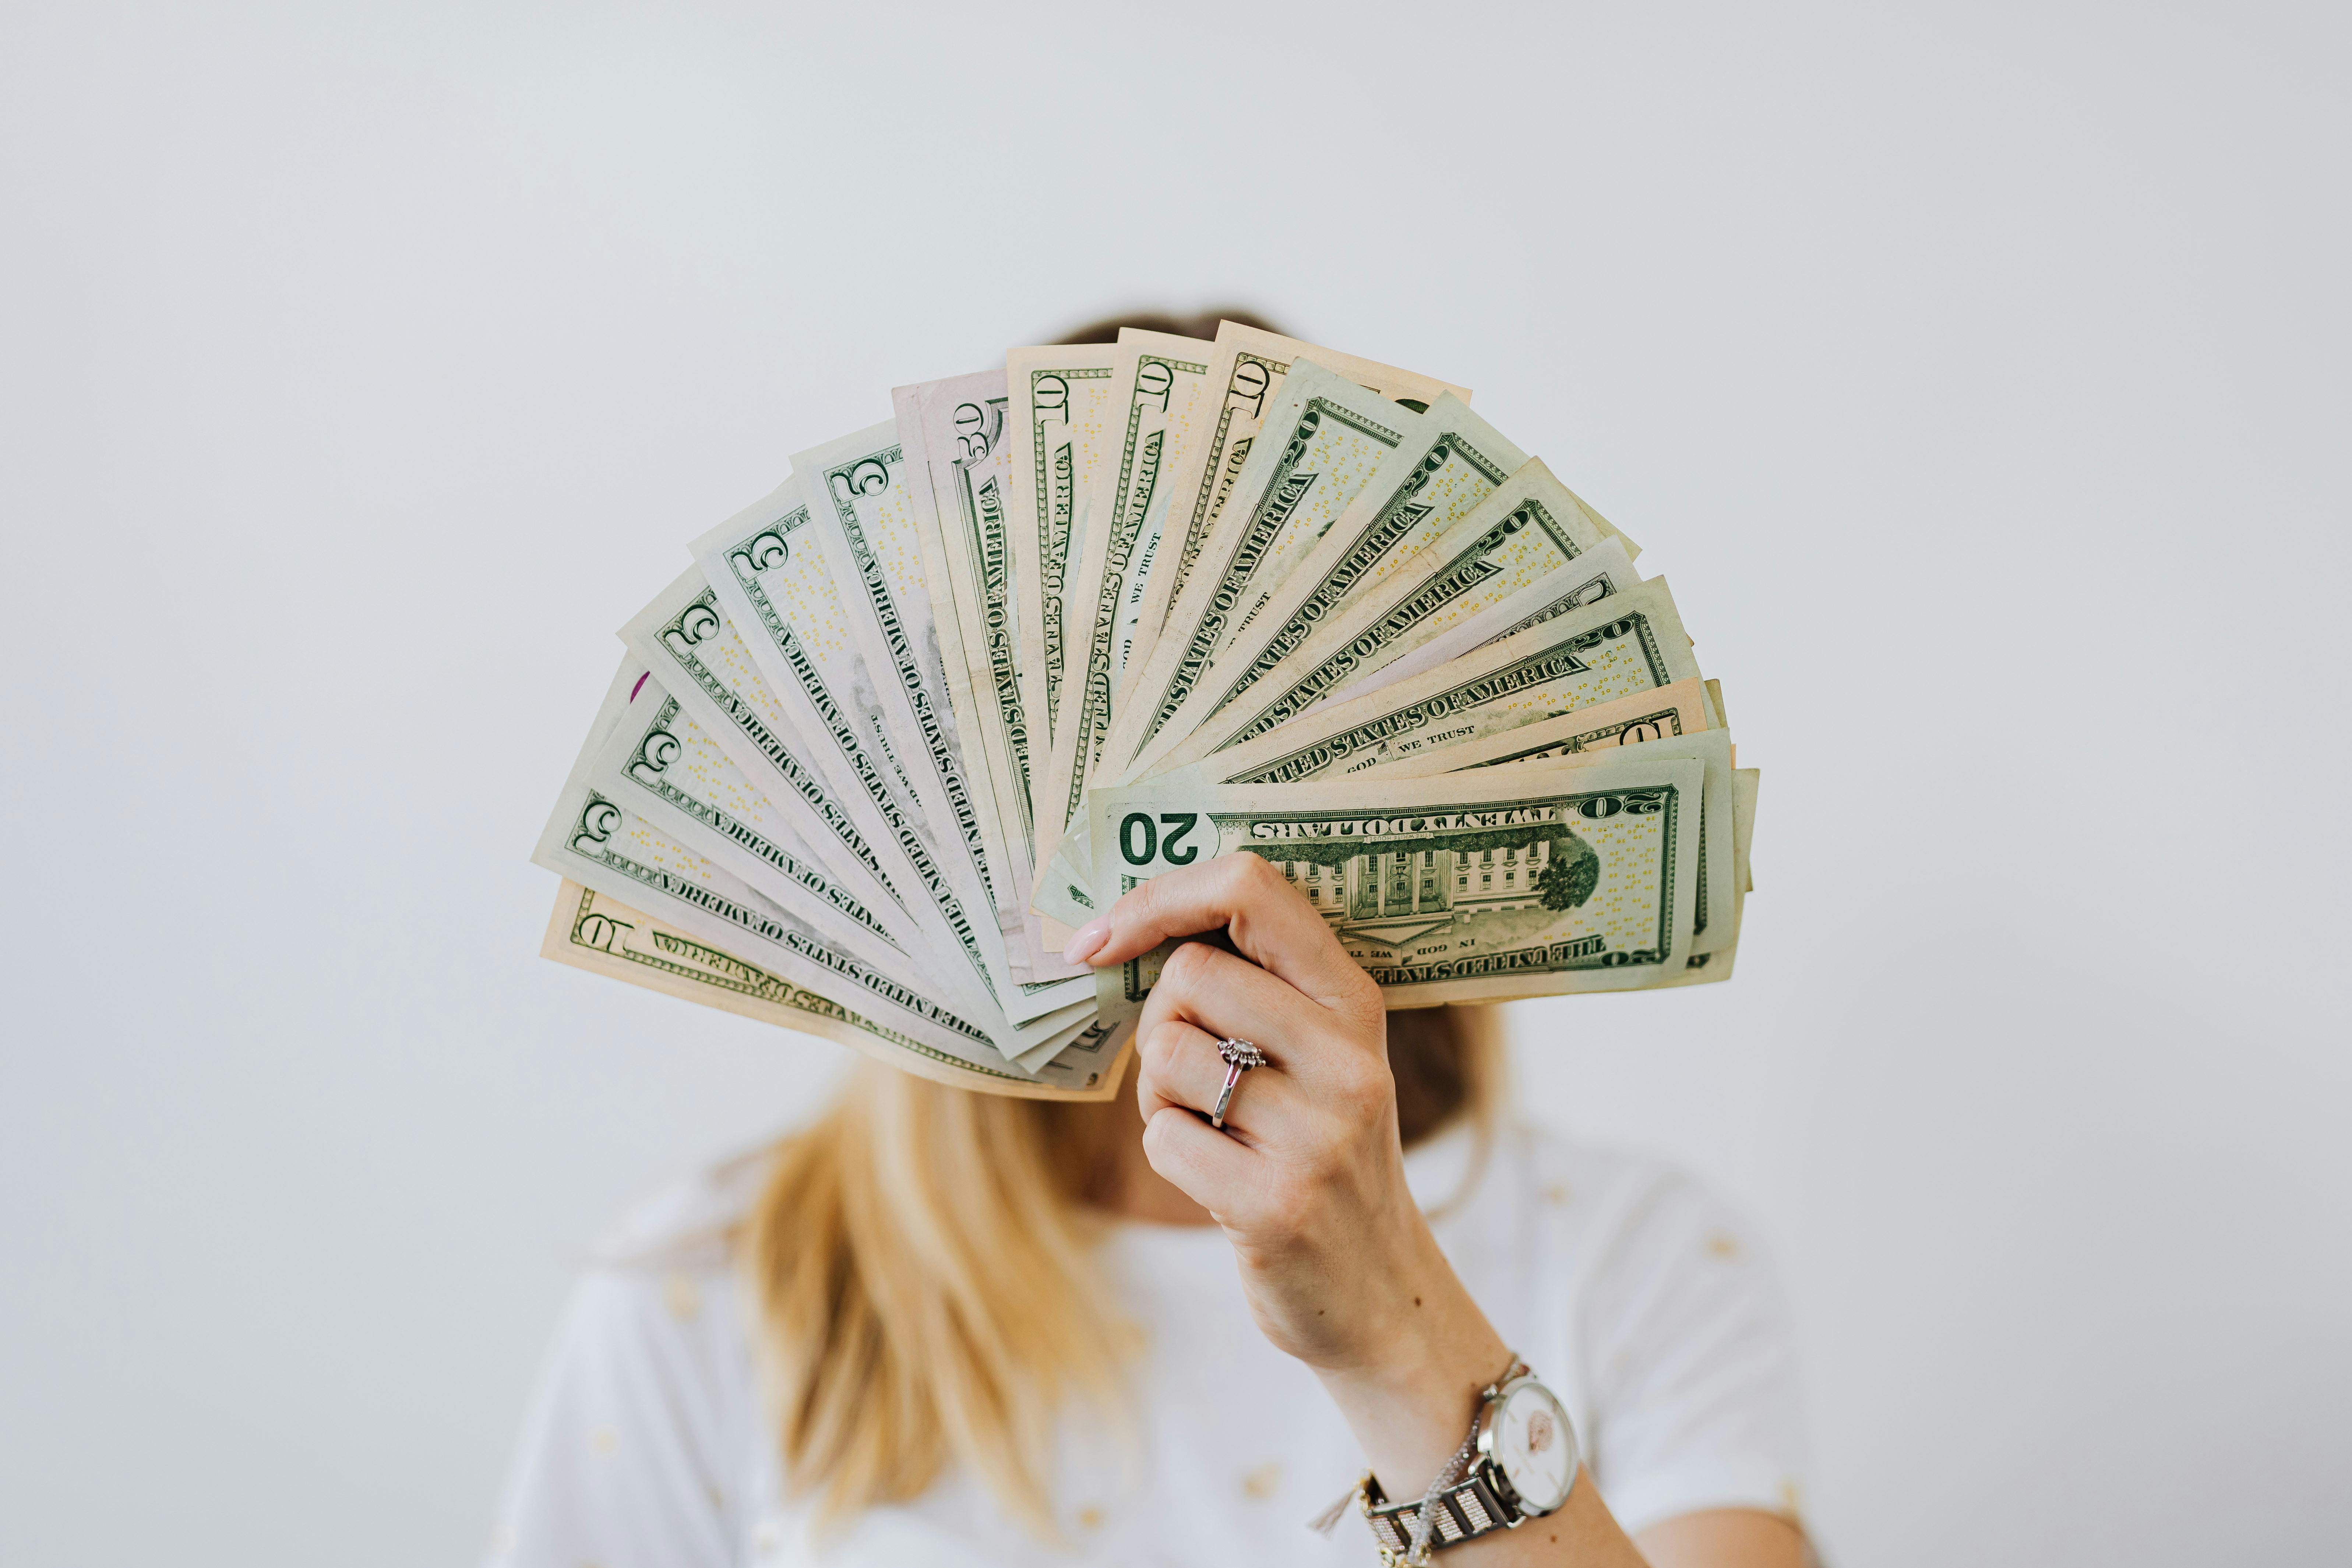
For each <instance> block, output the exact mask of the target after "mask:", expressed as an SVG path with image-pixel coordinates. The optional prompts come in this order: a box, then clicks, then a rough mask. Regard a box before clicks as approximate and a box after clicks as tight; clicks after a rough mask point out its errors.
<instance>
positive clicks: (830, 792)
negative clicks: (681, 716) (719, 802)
mask: <svg viewBox="0 0 2352 1568" xmlns="http://www.w3.org/2000/svg"><path fill="white" fill-rule="evenodd" d="M784 499H785V500H788V501H789V502H790V503H791V504H790V505H789V506H788V507H787V508H786V510H785V511H784V516H783V518H782V520H780V521H790V520H791V519H792V517H793V514H794V513H804V512H805V510H806V509H805V508H803V507H801V506H800V505H799V504H798V500H797V490H796V489H794V490H792V491H791V492H790V493H789V494H788V495H787V496H786V497H785V498H784ZM804 521H805V519H804V517H803V523H804ZM802 531H803V528H802V525H801V524H795V525H793V528H792V529H791V530H790V532H791V533H792V534H793V535H796V536H797V535H800V534H801V533H802ZM803 542H805V541H803ZM746 549H747V551H748V552H749V553H750V555H751V557H752V558H753V560H755V561H758V562H761V563H765V564H767V565H770V566H772V565H774V564H777V563H776V562H775V561H774V560H772V552H771V550H770V547H769V546H768V545H767V544H766V543H764V542H762V541H761V538H760V537H758V536H754V537H753V538H752V539H751V542H749V544H748V545H747V546H746ZM722 570H729V571H736V570H742V571H744V572H745V574H746V575H749V574H750V573H751V570H753V567H752V565H751V562H746V563H739V564H738V565H737V566H734V567H728V566H725V565H724V564H723V563H722ZM739 581H740V579H739ZM828 592H829V591H828ZM806 603H807V602H806V601H803V602H801V603H798V604H795V605H793V608H794V610H795V612H797V611H798V610H800V609H802V608H804V607H806ZM781 608H782V606H781V605H780V604H778V603H777V602H776V601H771V602H770V609H771V610H772V611H774V612H777V619H776V621H775V623H774V624H773V625H772V626H762V628H761V636H762V637H774V636H775V635H777V632H778V629H779V628H782V629H784V630H787V631H789V630H791V626H792V623H791V622H790V621H788V620H786V619H785V618H784V617H783V616H782V614H781ZM622 640H623V641H624V642H625V643H626V644H627V645H628V647H630V648H631V649H632V650H634V651H635V654H636V655H637V657H639V658H642V659H644V660H645V661H646V663H648V664H650V665H652V666H653V667H654V668H656V669H657V670H659V671H660V672H661V678H662V684H663V686H664V688H665V689H667V691H668V692H669V694H670V695H671V696H673V697H675V698H677V700H678V701H679V704H680V706H681V707H682V708H683V709H684V710H686V711H687V712H688V713H689V714H691V715H692V717H693V718H694V721H695V722H696V723H698V725H700V726H701V727H702V729H703V730H704V731H707V732H708V733H709V735H711V736H712V738H714V739H715V740H717V741H718V742H719V745H720V746H721V747H722V748H723V749H724V750H725V751H726V752H727V754H728V755H729V756H730V758H731V759H733V761H734V762H735V763H736V765H737V766H738V767H740V768H741V769H742V770H743V772H744V773H745V775H746V776H747V777H748V778H749V779H750V780H751V784H752V785H753V787H755V788H757V789H758V790H759V791H760V792H761V794H763V795H766V796H767V797H768V798H769V799H770V800H772V801H774V802H776V803H778V804H779V805H783V806H784V807H785V808H786V809H788V810H791V811H793V813H795V816H796V818H797V819H799V820H801V821H803V837H804V838H806V839H807V840H809V841H810V842H811V843H812V844H816V845H819V846H821V847H822V848H823V850H824V853H826V854H827V855H828V856H833V855H836V854H837V855H839V856H840V857H841V858H840V859H838V860H836V861H835V870H836V871H844V872H846V871H847V870H848V868H856V871H857V872H859V873H862V874H863V875H865V876H867V877H869V878H871V879H873V882H874V885H875V887H876V889H879V890H880V892H881V893H882V894H883V895H884V896H887V897H888V898H889V899H890V900H892V901H893V902H895V903H897V904H898V907H899V908H901V909H903V910H907V911H908V914H910V915H911V916H912V917H913V918H914V919H915V920H916V921H917V922H918V923H919V925H920V926H921V927H922V928H923V930H924V931H925V933H926V934H927V935H928V936H929V938H930V939H931V940H930V942H929V944H928V946H927V952H929V954H931V963H930V965H929V973H927V974H926V976H925V983H926V984H927V985H929V986H931V987H933V988H935V989H937V990H938V991H939V992H940V994H942V995H943V997H944V998H945V999H947V1000H948V1001H949V1002H950V1005H953V1006H954V1007H955V1008H956V1009H957V1011H958V1012H959V1014H960V1015H961V1016H963V1017H965V1018H967V1019H969V1020H971V1021H972V1022H973V1023H975V1024H976V1025H979V1026H982V1027H984V1028H985V1029H986V1030H987V1032H988V1035H989V1037H990V1038H991V1039H992V1041H994V1042H995V1043H996V1044H997V1045H998V1047H1000V1048H1001V1049H1002V1051H1003V1054H1004V1055H1005V1056H1006V1057H1008V1058H1010V1057H1013V1056H1018V1055H1019V1054H1021V1053H1022V1052H1024V1051H1025V1050H1027V1049H1028V1048H1029V1047H1031V1046H1034V1045H1035V1044H1036V1043H1037V1041H1038V1039H1039V1038H1041V1037H1042V1036H1043V1031H1039V1030H1034V1029H1031V1028H1030V1027H1029V1026H1028V1023H1027V1021H1025V1020H1015V1019H1013V1018H1010V1017H1009V1016H1007V1013H1006V1009H1005V1006H1004V1002H1003V994H1002V992H1001V991H1000V989H999V988H998V985H997V984H996V982H995V981H994V979H993V978H992V975H991V973H990V971H989V966H988V964H987V961H986V957H985V955H984V953H983V952H982V947H981V942H982V919H983V918H984V917H985V911H984V910H982V911H975V910H972V909H971V908H970V907H969V906H968V905H967V904H966V903H965V902H964V901H963V900H962V899H961V897H960V896H959V895H958V894H957V892H956V890H955V889H954V888H953V887H952V886H951V885H950V883H949V881H948V879H947V878H946V875H945V873H944V870H943V868H941V866H940V864H939V862H938V860H937V859H936V858H934V856H933V855H932V852H931V851H930V849H929V847H928V844H927V841H926V838H925V836H924V834H923V833H922V831H921V830H920V829H919V826H917V824H916V822H915V820H914V817H913V812H912V808H911V807H910V806H909V805H908V804H907V802H906V801H905V800H904V798H903V797H900V796H898V795H895V794H894V793H893V791H894V788H895V786H894V784H893V782H892V780H891V778H890V777H888V776H886V775H885V773H884V772H883V769H884V767H885V766H886V765H887V764H886V763H883V762H881V761H877V759H876V758H875V757H874V756H872V755H871V753H869V752H866V751H865V750H864V749H863V748H862V747H860V746H857V744H856V742H857V739H858V736H857V728H858V723H859V720H858V719H856V717H853V710H850V709H848V708H847V707H846V706H845V704H844V703H843V702H842V701H841V700H838V699H837V698H836V696H835V691H834V689H833V688H832V687H831V686H829V685H828V684H827V683H826V682H825V681H824V680H823V679H820V674H821V672H820V670H819V669H818V667H817V660H816V659H815V658H814V656H813V654H811V652H810V651H809V645H808V644H807V643H804V642H803V641H802V640H801V639H800V638H799V637H798V636H797V634H794V636H793V637H792V639H791V641H790V646H791V647H793V649H794V650H795V655H796V663H795V667H794V668H793V670H792V671H791V672H790V673H792V674H793V678H794V679H793V685H791V686H790V687H786V688H782V689H779V688H776V687H773V686H771V685H770V684H769V683H768V681H767V679H766V677H765V676H764V675H763V674H762V673H761V668H760V665H759V663H758V661H757V659H756V658H754V655H753V650H752V648H751V647H750V646H749V645H748V643H747V641H746V639H745V638H744V637H742V636H741V635H740V632H739V631H738V623H737V622H736V621H735V620H734V619H733V618H731V617H730V616H729V614H728V612H727V609H726V606H725V605H724V603H723V602H722V600H721V596H720V594H719V589H718V588H717V587H716V585H714V584H710V583H709V582H708V581H707V580H706V579H705V577H704V575H703V574H702V573H701V572H699V571H697V570H689V571H688V572H687V573H685V574H682V575H680V576H679V577H678V578H677V581H675V582H673V583H672V584H670V585H669V587H668V588H667V589H666V590H664V591H663V593H662V594H661V595H659V596H658V597H656V599H655V600H654V602H653V603H652V604H650V605H647V606H646V608H645V610H643V611H642V612H640V613H639V614H638V616H636V618H635V620H633V621H631V622H630V623H629V625H628V626H626V627H625V628H624V629H623V632H622ZM828 651H829V652H832V653H835V654H837V653H838V652H839V650H838V649H837V648H836V649H833V650H828ZM835 673H836V674H837V673H840V668H839V667H838V665H837V664H836V666H835ZM851 748H854V750H852V751H850V752H849V754H847V755H845V754H843V753H844V752H845V749H851ZM845 766H854V768H855V769H856V772H855V773H853V775H852V777H851V780H850V784H849V786H848V787H847V788H845V789H842V788H836V787H835V784H834V780H833V778H832V776H831V773H829V771H828V770H829V769H840V768H843V767H845ZM616 896H617V895H616ZM655 912H656V913H660V912H662V911H660V910H656V911H655ZM1055 1005H1062V1003H1061V1001H1060V999H1056V1001H1055ZM1051 1010H1052V1008H1051V1007H1048V1008H1046V1009H1045V1011H1049V1012H1050V1011H1051Z"/></svg>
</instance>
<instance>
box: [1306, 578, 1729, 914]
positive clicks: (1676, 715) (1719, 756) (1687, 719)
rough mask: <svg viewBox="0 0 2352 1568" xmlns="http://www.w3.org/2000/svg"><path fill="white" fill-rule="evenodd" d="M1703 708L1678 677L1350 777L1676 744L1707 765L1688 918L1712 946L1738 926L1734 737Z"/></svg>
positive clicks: (1381, 777)
mask: <svg viewBox="0 0 2352 1568" xmlns="http://www.w3.org/2000/svg"><path fill="white" fill-rule="evenodd" d="M1602 550H1605V551H1609V552H1618V553H1622V546H1621V545H1620V544H1619V543H1618V542H1617V541H1616V540H1614V539H1612V540H1609V541H1608V542H1605V543H1604V544H1603V545H1601V546H1600V547H1599V548H1598V549H1597V550H1596V551H1595V552H1594V553H1595V554H1598V553H1600V552H1601V551H1602ZM1707 707H1708V704H1707V699H1706V691H1705V688H1704V686H1703V685H1702V683H1701V682H1699V681H1696V680H1678V681H1675V682H1674V683H1673V684H1671V685H1668V686H1662V687H1660V688H1658V689H1656V690H1654V691H1638V692H1635V693H1634V694H1633V695H1632V696H1630V697H1621V698H1619V699H1617V700H1615V701H1612V702H1602V703H1599V704H1596V705H1594V706H1592V707H1590V708H1582V709H1579V710H1575V711H1573V712H1570V713H1563V714H1560V715H1559V716H1558V717H1557V718H1552V719H1544V720H1538V721H1537V722H1535V723H1533V724H1525V725H1521V726H1520V727H1519V728H1517V729H1515V730H1506V731H1502V732H1500V733H1497V734H1492V735H1489V736H1487V737H1486V739H1484V740H1480V741H1465V742H1461V743H1459V744H1455V745H1449V746H1440V747H1438V748H1436V749H1434V750H1431V751H1425V752H1421V753H1419V754H1417V755H1414V756H1411V757H1403V758H1400V759H1398V760H1397V761H1395V762H1392V763H1384V764H1382V765H1381V766H1380V767H1375V768H1367V769H1365V770H1364V771H1363V772H1361V773H1356V774H1354V775H1353V776H1354V777H1355V778H1357V779H1360V780H1361V781H1363V782H1364V783H1366V784H1373V783H1379V782H1390V781H1397V780H1403V779H1417V778H1427V777H1430V776H1432V775H1433V774H1437V773H1468V772H1470V771H1472V770H1474V769H1479V768H1496V767H1511V766H1517V765H1522V764H1527V763H1546V762H1559V763H1570V764H1572V763H1579V762H1586V761H1591V760H1594V759H1597V758H1601V757H1606V756H1608V755H1610V754H1611V753H1612V752H1615V751H1617V750H1619V749H1621V748H1622V747H1626V746H1632V745H1640V744H1643V743H1646V742H1657V743H1660V744H1663V745H1667V746H1670V747H1671V748H1673V749H1672V750H1670V751H1668V752H1662V753H1659V754H1662V755H1671V756H1696V757H1697V758H1699V759H1700V760H1701V761H1702V762H1704V763H1706V787H1705V790H1704V791H1703V793H1702V800H1701V803H1700V813H1699V827H1698V833H1699V864H1700V867H1701V871H1702V875H1701V877H1700V880H1699V884H1698V903H1697V907H1696V910H1694V913H1693V919H1692V922H1691V952H1693V953H1695V954H1696V953H1703V952H1715V951H1717V950H1718V949H1720V948H1722V947H1725V946H1727V945H1729V943H1730V942H1731V941H1732V934H1731V933H1732V932H1733V931H1736V930H1737V927H1736V926H1735V925H1733V924H1731V923H1730V922H1727V921H1725V920H1724V919H1723V918H1722V915H1723V911H1724V910H1727V909H1730V908H1731V907H1732V906H1733V903H1734V901H1735V900H1736V898H1737V896H1738V885H1737V877H1736V875H1735V868H1734V866H1733V838H1732V835H1731V832H1730V828H1729V824H1730V822H1731V819H1732V813H1733V810H1734V806H1733V799H1732V786H1733V769H1732V765H1731V764H1732V750H1731V737H1730V735H1729V734H1728V733H1727V732H1726V731H1724V730H1723V729H1722V727H1721V726H1720V725H1717V724H1714V723H1712V722H1711V721H1710V719H1709V715H1708V711H1707Z"/></svg>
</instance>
